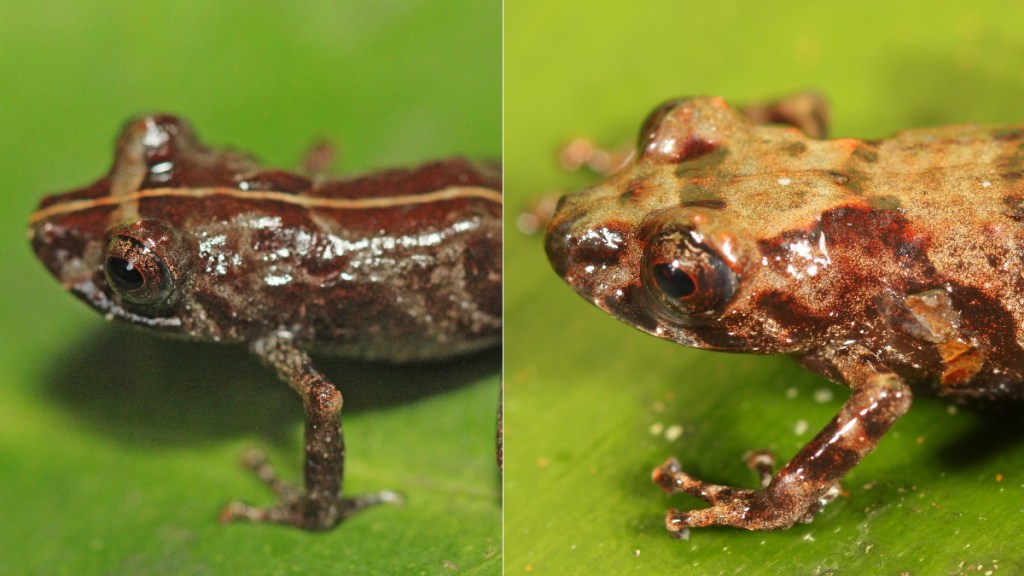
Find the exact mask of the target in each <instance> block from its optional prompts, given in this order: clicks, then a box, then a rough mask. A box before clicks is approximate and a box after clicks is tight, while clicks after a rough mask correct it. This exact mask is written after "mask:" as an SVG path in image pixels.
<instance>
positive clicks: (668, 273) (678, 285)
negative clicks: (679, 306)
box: [654, 262, 697, 300]
mask: <svg viewBox="0 0 1024 576" xmlns="http://www.w3.org/2000/svg"><path fill="white" fill-rule="evenodd" d="M654 278H655V280H656V281H657V282H658V286H660V287H661V290H662V292H664V293H665V295H666V296H668V297H669V298H674V299H676V300H685V299H687V298H689V297H690V296H693V295H694V293H695V292H697V283H696V282H695V281H694V278H693V276H692V275H691V274H689V273H688V272H686V271H684V270H681V269H680V268H679V267H678V266H677V263H676V262H668V263H665V264H656V265H655V266H654Z"/></svg>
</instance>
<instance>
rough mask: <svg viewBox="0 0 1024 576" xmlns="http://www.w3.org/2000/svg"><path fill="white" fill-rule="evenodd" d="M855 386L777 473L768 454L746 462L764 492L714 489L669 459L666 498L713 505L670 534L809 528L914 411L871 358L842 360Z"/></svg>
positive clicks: (661, 471) (672, 519) (677, 522)
mask: <svg viewBox="0 0 1024 576" xmlns="http://www.w3.org/2000/svg"><path fill="white" fill-rule="evenodd" d="M835 360H838V361H837V362H836V367H837V368H838V369H839V371H840V372H842V374H843V376H844V378H845V379H846V380H847V381H848V382H850V384H851V385H852V386H853V393H852V394H851V395H850V398H849V399H848V400H847V401H846V404H844V405H843V407H842V409H841V410H840V411H839V413H838V414H837V415H836V416H835V417H834V418H833V419H832V421H831V422H829V423H828V425H826V426H825V428H824V429H823V430H822V431H821V432H819V433H818V434H817V435H816V436H815V437H814V438H813V439H812V440H811V441H810V442H809V443H808V444H807V445H806V446H804V448H803V449H801V450H800V452H798V453H797V455H796V456H794V457H793V459H792V460H790V461H789V462H788V463H787V464H786V465H785V466H783V467H782V469H780V470H779V471H778V472H777V473H775V474H772V473H771V469H772V468H773V467H774V461H773V459H772V458H770V457H769V456H767V455H766V454H765V453H754V454H753V455H751V456H749V457H748V459H747V463H748V465H749V466H751V468H753V469H755V470H756V471H758V473H759V474H760V475H761V488H760V489H758V490H744V489H740V488H733V487H730V486H722V485H719V484H712V483H709V482H704V481H702V480H698V479H696V478H693V477H692V476H690V475H688V474H686V473H685V472H683V471H682V469H681V467H680V465H679V462H677V461H676V460H675V459H670V460H668V461H667V462H665V464H663V465H662V466H660V467H659V468H657V469H656V470H655V471H654V474H653V475H652V476H653V480H654V482H655V483H657V484H658V485H659V486H661V487H662V489H664V490H665V491H666V492H668V493H670V494H672V493H676V492H685V493H687V494H691V495H693V496H696V497H697V498H700V499H701V500H703V501H705V502H707V503H708V504H709V505H710V507H708V508H704V509H700V510H689V511H678V510H670V511H669V512H668V515H667V517H666V519H665V525H666V528H668V530H669V531H670V532H672V533H673V534H675V535H677V536H679V537H681V538H685V537H687V535H688V533H689V532H688V530H689V528H695V527H701V526H710V525H723V526H735V527H738V528H746V529H748V530H778V529H782V528H788V527H790V526H792V525H793V524H794V523H797V522H809V521H810V520H811V519H812V518H813V517H814V514H815V513H817V512H818V511H819V510H820V509H821V507H822V506H823V505H824V504H825V503H827V502H828V501H829V500H831V499H832V498H834V497H835V496H836V494H837V492H838V486H839V481H840V480H841V479H842V478H843V476H845V475H846V474H847V473H848V472H849V471H850V470H851V469H852V468H853V467H854V466H856V465H857V463H859V462H860V460H861V459H862V458H863V457H864V456H865V455H867V453H868V452H870V451H871V450H872V449H873V448H874V447H875V446H876V445H877V444H878V441H879V440H880V439H881V437H882V436H883V435H884V434H885V433H886V432H887V431H888V430H889V428H890V427H891V426H892V424H893V423H895V422H896V420H898V419H899V417H900V416H902V415H903V414H904V413H905V412H906V411H907V410H908V409H909V408H910V402H911V394H910V388H909V387H908V386H907V385H906V384H905V383H904V382H903V380H901V379H900V378H899V376H897V375H896V374H894V373H892V372H888V371H884V370H879V369H878V366H879V365H878V364H877V363H874V362H869V361H868V360H864V359H859V360H858V361H854V360H850V359H835Z"/></svg>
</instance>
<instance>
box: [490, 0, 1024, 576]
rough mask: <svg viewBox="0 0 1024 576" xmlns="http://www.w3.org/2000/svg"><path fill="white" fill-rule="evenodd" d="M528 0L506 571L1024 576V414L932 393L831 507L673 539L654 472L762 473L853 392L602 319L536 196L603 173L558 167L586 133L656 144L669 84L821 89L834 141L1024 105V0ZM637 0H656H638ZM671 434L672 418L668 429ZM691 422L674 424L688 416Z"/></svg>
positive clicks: (786, 364)
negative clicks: (643, 133)
mask: <svg viewBox="0 0 1024 576" xmlns="http://www.w3.org/2000/svg"><path fill="white" fill-rule="evenodd" d="M630 6H636V7H627V5H626V4H615V5H611V4H599V3H592V2H582V1H578V0H577V1H569V2H557V3H554V2H544V1H542V0H518V1H516V2H508V3H506V7H505V31H506V35H505V56H506V59H505V127H506V129H505V174H506V188H505V189H506V218H507V220H506V230H507V231H506V270H507V271H508V272H507V283H506V309H505V310H506V317H507V319H508V320H507V322H506V342H505V344H506V356H505V389H506V401H505V423H506V445H507V449H506V481H505V511H506V512H505V563H506V573H507V574H586V573H590V574H659V573H660V574H666V573H670V571H671V573H679V574H801V575H803V574H807V575H810V574H817V575H822V574H915V575H917V574H929V575H930V574H985V573H996V574H998V573H1008V574H1009V573H1024V551H1022V550H1024V546H1022V544H1024V537H1022V536H1020V534H1021V532H1020V526H1021V524H1022V522H1024V510H1022V508H1024V504H1022V502H1024V442H1022V441H1021V440H1024V438H1021V436H1022V431H1024V428H1022V427H1021V426H1020V424H1019V422H1020V420H1021V411H1020V408H1018V409H1017V410H1015V411H1007V412H1003V413H990V412H975V411H971V410H966V409H959V410H957V411H952V412H951V411H949V409H948V407H947V406H946V405H945V404H943V403H941V402H939V401H937V400H934V399H927V398H919V399H918V400H917V401H916V402H915V406H914V407H913V409H912V410H911V413H910V414H909V415H908V416H906V417H905V418H904V419H903V420H901V421H900V422H898V423H897V424H896V426H895V427H894V428H893V430H892V431H891V433H890V434H889V435H888V436H887V437H886V438H885V439H884V440H883V442H882V445H881V446H880V447H879V448H878V450H877V451H876V452H874V453H873V454H871V455H870V456H868V458H867V459H866V460H865V461H864V462H863V464H862V465H860V466H858V467H857V468H856V469H855V470H854V472H853V473H851V474H850V475H849V476H848V477H847V479H846V481H845V482H844V487H845V489H846V492H847V494H846V495H845V496H843V497H841V498H840V499H838V500H837V501H835V502H833V503H832V504H831V505H830V506H829V507H828V508H827V509H826V510H825V511H824V513H822V514H821V515H819V517H818V518H817V519H816V520H815V521H814V522H813V523H812V524H809V525H800V526H797V527H795V528H793V529H791V530H789V531H785V532H774V533H747V532H744V531H740V530H734V529H723V528H714V529H703V530H696V531H694V532H693V534H692V536H691V539H690V540H689V541H673V540H672V539H671V538H670V537H669V536H668V534H667V533H666V532H665V530H664V527H663V522H664V514H665V511H666V509H668V508H669V507H678V508H689V507H699V506H702V504H701V503H700V502H698V501H697V500H695V499H693V498H689V497H684V496H673V497H671V498H666V497H665V496H664V495H663V494H662V493H661V491H660V489H658V488H656V487H655V486H654V485H653V484H652V483H651V482H650V473H651V470H652V469H653V468H654V467H655V466H657V465H659V464H660V463H661V462H663V461H664V460H665V458H666V457H668V456H670V455H676V456H678V457H679V458H680V459H681V461H682V463H683V466H684V468H685V469H687V470H688V471H690V472H692V473H693V474H694V475H696V476H698V477H700V478H703V479H707V480H714V481H719V482H724V483H729V484H734V485H741V486H748V487H753V486H754V482H755V480H754V476H753V474H752V473H751V472H750V471H749V470H747V469H746V468H745V467H744V465H743V462H742V457H743V454H744V452H746V451H747V450H751V449H755V448H769V449H772V450H774V451H776V453H777V454H778V456H779V457H780V459H782V460H785V459H788V458H789V457H790V456H792V455H793V454H794V453H795V452H796V451H797V450H798V448H799V447H800V446H802V445H803V444H804V443H805V442H806V441H807V440H809V439H810V438H811V436H813V434H814V433H815V432H816V431H817V430H818V429H820V427H821V426H823V425H824V424H825V423H826V422H827V421H828V420H829V419H830V418H831V417H832V416H833V415H834V414H835V413H836V411H837V410H838V408H839V406H840V405H841V404H842V402H843V401H844V399H845V398H846V396H847V392H846V391H845V390H844V389H842V388H840V387H837V386H835V385H833V384H830V383H828V382H827V381H825V380H823V379H821V378H818V377H815V376H813V375H811V374H809V373H807V372H805V371H803V370H802V369H800V368H799V367H798V366H797V365H796V364H795V363H793V362H792V361H790V360H788V359H786V358H781V357H774V358H773V357H752V356H742V355H724V354H715V353H710V352H701V351H696V350H688V349H684V348H682V347H680V346H677V345H674V344H672V343H669V342H665V341H659V340H657V339H655V338H652V337H650V336H647V335H644V334H641V333H640V332H638V331H636V330H633V329H631V328H630V327H628V326H626V325H624V324H621V323H620V322H618V321H616V320H614V319H613V318H611V317H608V316H606V315H604V314H602V313H601V312H600V311H599V310H597V309H596V308H594V307H592V306H590V305H589V304H588V303H586V302H585V301H584V300H582V299H581V298H579V297H578V296H576V295H575V294H574V293H573V292H572V291H571V290H570V289H569V288H568V287H567V286H565V285H564V284H563V283H561V282H560V280H559V279H558V278H557V277H556V276H555V275H554V274H553V273H552V272H551V270H550V266H549V265H548V263H547V262H546V261H545V258H544V254H543V249H542V239H541V238H540V237H539V236H527V235H524V234H521V233H517V232H516V231H515V230H514V228H513V227H514V220H515V218H516V215H517V213H518V212H520V211H522V210H523V209H525V208H526V207H528V206H530V204H531V202H533V201H535V200H536V199H537V198H539V197H541V196H543V195H545V194H550V193H558V192H565V191H569V190H574V189H579V188H583V187H586V186H587V185H589V184H591V183H593V182H595V181H596V180H597V177H596V176H593V175H589V174H568V173H566V172H564V171H563V170H561V169H560V168H559V166H558V164H557V161H556V159H557V154H558V152H559V150H560V148H561V147H562V146H563V145H564V144H565V143H566V142H567V141H568V140H569V138H571V137H574V136H587V137H590V138H592V139H594V140H596V142H597V143H599V144H601V145H604V146H607V147H615V146H619V145H622V144H629V143H632V142H634V141H635V138H636V132H637V130H638V129H639V126H640V122H641V121H642V120H643V118H644V117H645V116H646V114H647V113H648V112H649V111H650V110H651V109H652V108H653V107H654V106H655V105H657V104H658V103H660V102H661V101H663V100H666V99H668V98H673V97H677V96H685V95H700V94H711V95H721V96H724V97H726V98H727V99H729V100H730V101H733V102H751V101H760V100H764V99H768V98H772V97H777V96H779V95H783V94H786V93H789V92H792V91H795V90H802V89H807V88H813V89H817V90H820V91H822V92H823V93H824V94H825V95H826V96H827V97H828V99H829V100H830V103H831V105H832V112H833V123H832V126H833V129H832V134H833V135H834V136H856V137H864V138H879V137H885V136H886V135H889V134H891V133H893V132H895V131H897V130H900V129H903V128H910V127H919V126H928V125H935V124H946V123H959V122H981V123H1021V122H1024V112H1022V111H1021V104H1020V103H1021V101H1022V100H1021V97H1022V96H1024V35H1022V34H1021V32H1020V23H1021V22H1022V17H1024V6H1021V5H1016V4H1012V3H1007V2H992V3H970V4H968V3H959V4H952V3H944V4H943V3H934V2H923V1H914V2H898V3H894V2H882V1H877V0H871V1H861V2H843V3H840V2H770V3H768V2H762V3H753V2H738V1H721V2H692V1H686V2H679V1H660V2H644V3H638V4H633V5H630ZM639 6H642V8H640V7H639ZM670 431H671V433H670ZM676 431H679V432H681V434H680V435H678V437H676V434H675V432H676Z"/></svg>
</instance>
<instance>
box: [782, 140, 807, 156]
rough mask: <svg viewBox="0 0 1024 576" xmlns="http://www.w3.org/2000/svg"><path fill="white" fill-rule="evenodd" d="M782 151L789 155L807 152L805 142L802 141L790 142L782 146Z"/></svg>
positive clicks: (799, 154)
mask: <svg viewBox="0 0 1024 576" xmlns="http://www.w3.org/2000/svg"><path fill="white" fill-rule="evenodd" d="M782 152H783V153H784V154H787V155H789V156H801V155H803V154H804V153H806V152H807V144H805V143H804V142H799V141H797V142H790V143H788V144H786V145H785V146H783V147H782Z"/></svg>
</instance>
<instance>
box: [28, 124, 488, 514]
mask: <svg viewBox="0 0 1024 576" xmlns="http://www.w3.org/2000/svg"><path fill="white" fill-rule="evenodd" d="M500 189H501V175H500V172H499V170H498V169H497V168H496V167H490V166H482V165H476V164H472V163H470V162H467V161H465V160H462V159H449V160H444V161H439V162H434V163H431V164H426V165H423V166H420V167H418V168H415V169H408V170H404V169H403V170H386V171H382V172H378V173H374V174H370V175H367V176H364V177H359V178H354V179H348V180H334V181H330V180H326V179H324V178H322V177H306V176H303V175H299V174H292V173H289V172H285V171H282V170H272V169H265V168H261V167H260V166H259V165H258V164H257V163H256V162H255V161H254V160H252V159H251V158H250V157H249V156H247V155H245V154H241V153H238V152H234V151H218V150H212V149H210V148H207V147H205V146H203V145H202V144H200V143H199V142H198V141H197V140H196V138H195V136H194V134H193V132H192V130H191V129H190V128H189V127H188V125H187V124H185V123H184V122H182V121H181V120H178V119H176V118H173V117H170V116H151V117H145V118H141V119H138V120H135V121H133V122H130V123H129V124H128V125H127V126H126V127H125V128H124V130H123V132H122V133H121V136H120V138H119V139H118V142H117V152H116V157H115V159H114V165H113V167H112V168H111V170H110V173H109V174H108V175H107V176H105V177H103V178H102V179H100V180H99V181H97V182H96V183H94V184H92V185H89V186H86V187H84V188H81V189H78V190H74V191H72V192H68V193H65V194H60V195H56V196H50V197H48V198H46V199H44V200H43V201H42V203H41V204H40V206H39V210H38V211H37V212H36V213H35V214H33V215H32V217H31V229H30V231H29V236H30V239H31V242H32V248H33V249H34V250H35V252H36V254H37V255H38V256H39V259H40V260H41V261H42V262H43V264H44V265H45V266H46V267H47V268H48V269H49V270H50V272H51V273H52V274H53V275H54V276H55V277H56V278H57V279H58V280H59V281H60V282H61V283H62V284H63V285H64V286H65V287H66V288H67V289H68V290H70V291H71V292H72V293H73V294H75V296H77V297H79V298H81V299H82V300H84V301H85V302H87V303H88V304H89V305H91V306H92V307H93V308H95V309H96V310H98V311H99V312H101V313H102V314H104V315H105V316H106V317H107V318H110V319H117V320H122V321H126V322H128V323H130V324H133V325H136V326H141V327H144V328H147V329H150V330H153V331H156V332H160V333H165V334H171V335H177V336H181V337H185V338H190V339H195V340H205V341H210V342H227V343H244V344H246V345H248V347H249V349H250V350H251V351H252V352H253V353H254V354H255V355H256V356H257V357H258V358H260V359H261V360H262V361H263V362H264V363H266V364H267V365H268V366H270V367H272V368H273V369H274V370H275V371H276V372H277V374H278V375H279V376H280V378H281V379H282V380H283V381H285V382H286V383H287V384H288V385H289V386H290V387H291V388H293V389H294V390H295V391H296V392H297V393H298V394H299V395H300V396H301V398H302V401H303V406H304V408H305V415H306V428H305V435H306V439H305V457H304V459H303V460H304V462H305V487H304V489H295V488H291V487H287V486H283V485H282V484H281V483H280V482H279V481H277V480H276V479H275V478H274V477H273V474H272V472H271V470H270V468H269V467H268V466H267V464H266V463H265V461H263V460H262V458H259V457H254V458H251V459H250V462H249V464H250V465H251V466H252V467H253V468H254V469H256V470H257V472H259V474H260V477H261V478H262V479H263V480H265V481H266V482H267V483H268V484H269V485H270V486H271V487H272V488H274V490H275V491H276V492H277V494H278V497H279V503H278V505H276V506H273V507H269V508H257V507H252V506H248V505H245V504H242V503H239V502H234V503H231V504H229V505H228V506H227V507H226V508H225V509H224V512H223V513H222V515H221V518H222V519H223V520H230V519H235V518H241V519H248V520H254V521H273V522H281V523H285V524H291V525H294V526H297V527H300V528H305V529H309V530H323V529H327V528H330V527H332V526H334V525H335V524H336V523H337V522H339V521H340V520H341V519H343V518H345V517H346V516H349V515H350V514H352V513H354V512H356V511H357V510H359V509H361V508H364V507H366V506H369V505H372V504H376V503H380V502H393V501H396V500H397V499H398V496H397V495H396V494H395V493H393V492H380V493H376V494H369V495H364V496H357V497H354V498H348V497H345V498H343V497H342V495H341V469H342V465H343V460H344V447H343V438H342V433H341V427H340V423H339V418H338V417H339V414H340V412H341V406H342V397H341V394H340V393H339V391H338V389H337V388H335V386H334V385H333V384H332V383H331V382H330V381H328V380H327V379H326V378H325V377H324V376H323V375H322V374H321V373H320V372H319V371H317V369H316V368H315V367H314V366H313V363H312V362H311V360H310V357H309V356H308V354H307V352H308V351H309V350H314V351H316V350H320V351H324V352H328V353H335V354H339V355H343V356H349V357H355V358H363V359H381V360H390V361H411V360H423V359H439V358H445V357H449V356H453V355H458V354H464V353H468V352H472V351H475V350H479V349H482V348H484V347H488V346H493V345H495V344H497V343H498V342H499V339H500V334H501V224H500V217H501V192H500Z"/></svg>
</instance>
